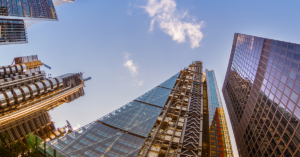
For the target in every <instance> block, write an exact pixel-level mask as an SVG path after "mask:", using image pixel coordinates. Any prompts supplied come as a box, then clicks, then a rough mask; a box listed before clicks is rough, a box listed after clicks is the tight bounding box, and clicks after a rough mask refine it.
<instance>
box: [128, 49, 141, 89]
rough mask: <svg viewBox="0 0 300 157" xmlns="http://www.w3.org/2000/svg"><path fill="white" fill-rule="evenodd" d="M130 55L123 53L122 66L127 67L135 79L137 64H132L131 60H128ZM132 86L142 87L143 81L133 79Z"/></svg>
mask: <svg viewBox="0 0 300 157" xmlns="http://www.w3.org/2000/svg"><path fill="white" fill-rule="evenodd" d="M129 56H130V54H129V53H127V52H124V66H125V67H127V68H128V69H129V71H130V72H131V74H132V76H133V77H135V76H137V75H138V71H137V69H138V68H137V64H136V63H133V61H132V59H130V58H129ZM123 78H127V77H123ZM132 81H133V84H132V85H134V86H136V85H138V86H142V85H143V82H144V81H143V80H140V81H139V80H137V79H133V80H132Z"/></svg>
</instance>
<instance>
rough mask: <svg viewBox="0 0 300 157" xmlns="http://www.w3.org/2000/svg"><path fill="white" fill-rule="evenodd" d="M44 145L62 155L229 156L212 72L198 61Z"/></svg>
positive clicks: (51, 151)
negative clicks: (102, 115)
mask: <svg viewBox="0 0 300 157" xmlns="http://www.w3.org/2000/svg"><path fill="white" fill-rule="evenodd" d="M208 91H209V92H208ZM47 145H49V146H50V147H47V149H46V152H48V154H51V153H53V149H56V150H58V151H60V152H63V154H64V155H65V156H72V155H80V156H93V155H95V156H96V155H97V156H98V155H110V156H113V155H118V156H124V155H127V156H170V155H171V156H203V157H204V156H209V155H210V156H233V155H232V149H231V144H230V139H229V134H228V128H227V124H226V120H225V116H224V110H223V108H222V103H221V100H220V95H219V91H218V88H217V83H216V79H215V76H214V72H213V71H211V70H206V73H203V70H202V62H200V61H196V62H193V63H192V64H191V65H190V66H189V67H188V68H184V69H183V70H181V71H180V72H179V73H177V74H175V75H174V76H172V77H171V78H169V79H168V80H166V81H165V82H163V83H161V84H160V85H158V86H157V87H155V88H153V89H152V90H150V91H148V92H147V93H145V94H143V95H141V96H140V97H138V98H137V99H135V100H133V101H131V102H129V103H128V104H126V105H124V106H122V107H120V108H119V109H117V110H115V111H113V112H111V113H109V114H107V115H106V116H104V117H102V118H99V119H97V120H96V121H94V122H92V123H90V124H88V125H86V126H83V127H81V128H79V129H77V130H75V131H73V132H71V133H69V134H67V135H65V136H64V137H60V138H58V139H55V140H52V141H50V142H48V143H47ZM41 146H43V144H42V145H41ZM42 149H43V148H42ZM43 151H44V150H43Z"/></svg>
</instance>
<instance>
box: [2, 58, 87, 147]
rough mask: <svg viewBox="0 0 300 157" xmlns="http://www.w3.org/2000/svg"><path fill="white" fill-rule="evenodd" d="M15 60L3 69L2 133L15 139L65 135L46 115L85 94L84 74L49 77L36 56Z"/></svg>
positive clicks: (49, 137) (52, 137)
mask: <svg viewBox="0 0 300 157" xmlns="http://www.w3.org/2000/svg"><path fill="white" fill-rule="evenodd" d="M14 61H15V63H16V64H15V65H11V66H5V67H1V68H0V134H3V133H7V134H8V135H9V136H10V137H11V138H12V139H13V140H14V141H17V140H19V141H26V138H27V137H28V133H34V134H35V135H37V136H39V137H40V138H42V139H44V140H46V139H48V140H49V139H55V138H56V137H59V136H61V134H59V133H58V132H57V131H56V130H55V127H54V125H53V123H52V122H51V121H50V120H49V119H50V118H49V117H48V118H45V117H47V116H49V115H48V113H47V111H48V110H50V109H53V108H55V107H57V106H59V105H62V104H63V103H65V102H71V101H73V100H75V99H76V98H78V97H81V96H83V95H84V91H83V86H84V85H83V79H82V73H68V74H65V75H61V76H58V77H54V78H46V77H45V76H46V74H45V72H43V71H41V70H40V66H41V65H43V64H42V63H41V61H39V60H38V58H37V56H36V55H34V56H25V57H17V58H15V59H14ZM0 140H1V139H0ZM2 142H4V143H6V141H2Z"/></svg>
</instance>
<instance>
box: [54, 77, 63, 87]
mask: <svg viewBox="0 0 300 157" xmlns="http://www.w3.org/2000/svg"><path fill="white" fill-rule="evenodd" d="M54 79H55V80H56V81H57V84H58V87H63V86H64V82H63V80H62V78H60V77H55V78H54Z"/></svg>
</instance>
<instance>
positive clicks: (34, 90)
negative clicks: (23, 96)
mask: <svg viewBox="0 0 300 157" xmlns="http://www.w3.org/2000/svg"><path fill="white" fill-rule="evenodd" d="M27 87H28V88H29V90H30V92H31V96H35V95H37V94H38V91H37V88H36V86H35V85H34V84H30V85H28V86H27Z"/></svg>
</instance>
